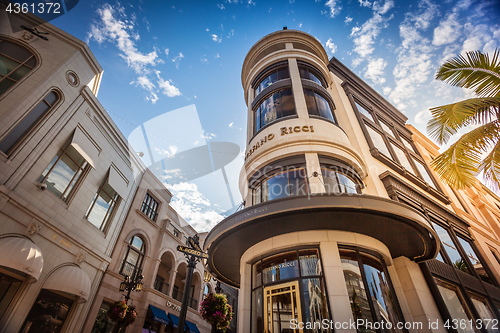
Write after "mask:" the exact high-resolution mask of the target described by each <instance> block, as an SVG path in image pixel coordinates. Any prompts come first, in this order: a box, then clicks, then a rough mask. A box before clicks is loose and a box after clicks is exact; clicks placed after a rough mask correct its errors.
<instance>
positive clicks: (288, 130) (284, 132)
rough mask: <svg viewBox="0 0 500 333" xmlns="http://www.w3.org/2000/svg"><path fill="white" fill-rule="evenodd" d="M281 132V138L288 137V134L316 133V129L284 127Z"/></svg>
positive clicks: (311, 127)
mask: <svg viewBox="0 0 500 333" xmlns="http://www.w3.org/2000/svg"><path fill="white" fill-rule="evenodd" d="M280 131H281V136H283V135H287V134H292V133H300V132H311V133H313V132H314V127H313V126H307V125H304V126H302V127H300V126H295V127H282V128H280Z"/></svg>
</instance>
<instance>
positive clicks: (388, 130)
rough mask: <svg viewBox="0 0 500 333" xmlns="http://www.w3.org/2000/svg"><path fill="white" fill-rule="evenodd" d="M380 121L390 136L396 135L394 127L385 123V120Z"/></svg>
mask: <svg viewBox="0 0 500 333" xmlns="http://www.w3.org/2000/svg"><path fill="white" fill-rule="evenodd" d="M379 122H380V126H382V129H383V130H384V131H385V132H386V133H387V134H389V135H390V136H392V137H394V132H393V131H392V128H390V127H389V125H387V124H386V123H384V122H383V121H379Z"/></svg>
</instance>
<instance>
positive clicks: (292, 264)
mask: <svg viewBox="0 0 500 333" xmlns="http://www.w3.org/2000/svg"><path fill="white" fill-rule="evenodd" d="M296 263H297V261H290V262H284V263H282V264H279V265H274V266H272V267H268V268H265V269H264V271H263V272H264V273H266V272H269V271H272V270H276V269H282V268H289V267H293V266H295V264H296Z"/></svg>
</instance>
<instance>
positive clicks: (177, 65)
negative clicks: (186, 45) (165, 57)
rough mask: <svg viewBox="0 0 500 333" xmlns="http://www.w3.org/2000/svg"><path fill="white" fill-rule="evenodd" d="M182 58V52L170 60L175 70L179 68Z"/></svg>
mask: <svg viewBox="0 0 500 333" xmlns="http://www.w3.org/2000/svg"><path fill="white" fill-rule="evenodd" d="M182 58H184V54H182V52H179V55H178V56H176V57H174V59H172V62H173V63H174V64H175V68H179V65H180V62H181V60H182Z"/></svg>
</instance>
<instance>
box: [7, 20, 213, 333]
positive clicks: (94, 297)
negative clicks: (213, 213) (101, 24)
mask: <svg viewBox="0 0 500 333" xmlns="http://www.w3.org/2000/svg"><path fill="white" fill-rule="evenodd" d="M10 18H11V19H13V20H12V21H10V22H9V19H8V18H7V17H6V15H5V11H0V122H1V125H0V332H5V333H10V332H22V333H28V332H49V331H50V332H55V331H57V332H96V330H94V328H95V327H96V326H95V324H96V322H98V321H100V320H101V319H102V311H103V310H102V309H103V308H105V307H106V306H107V304H109V302H112V301H117V300H120V299H123V296H122V293H119V292H118V288H119V285H120V282H121V281H122V280H123V278H124V276H125V275H131V274H133V273H134V272H135V271H137V270H140V272H141V273H142V274H143V275H144V277H145V278H144V289H143V291H142V292H141V293H133V294H132V302H133V303H134V304H135V305H137V308H138V310H139V318H138V320H137V322H136V324H135V325H134V326H133V327H131V328H129V329H128V332H140V331H142V327H148V328H154V329H155V331H156V332H160V331H165V329H166V331H167V332H169V331H172V330H173V327H174V326H175V325H174V324H175V323H169V324H170V325H169V327H167V328H165V327H161V326H160V324H159V321H158V320H160V319H161V318H160V319H158V318H156V319H157V320H155V315H156V314H158V313H159V312H161V311H163V314H164V316H167V312H168V313H169V314H170V316H169V317H168V318H169V319H172V318H174V317H172V316H175V315H177V316H178V315H179V305H180V301H179V300H181V299H182V298H181V297H182V292H183V291H184V283H185V278H186V260H185V258H184V257H183V256H182V255H181V254H180V253H179V252H177V251H176V246H177V245H179V244H183V243H185V241H186V237H189V236H193V235H194V234H195V233H196V231H195V230H194V229H192V228H191V227H190V226H189V225H188V224H187V223H186V222H185V221H184V220H183V219H182V217H180V216H178V215H177V213H176V212H175V211H174V210H173V209H172V208H171V207H170V206H169V202H170V199H171V197H172V195H171V193H170V192H169V191H168V190H167V189H166V188H165V186H164V185H163V184H162V183H161V182H160V181H159V180H158V179H156V178H155V177H154V175H153V174H151V172H149V171H148V170H147V169H146V168H145V166H144V165H143V164H142V162H141V161H140V159H139V158H138V156H137V154H136V153H135V152H134V151H133V150H131V149H130V148H129V144H128V142H127V140H126V138H125V137H124V136H123V134H122V133H121V132H120V131H119V129H118V127H117V126H116V125H115V124H114V122H113V121H112V120H111V118H110V117H109V115H108V113H107V112H106V110H105V109H104V108H103V107H102V105H101V104H100V103H99V101H98V99H97V93H98V89H99V83H100V80H101V76H102V73H103V69H102V68H101V67H100V65H99V63H98V62H97V61H96V59H95V57H94V56H93V54H92V53H91V51H90V50H89V48H88V46H87V45H86V44H85V43H83V42H82V41H80V40H78V39H76V38H74V37H73V36H70V35H69V34H67V33H65V32H64V31H61V30H60V29H58V28H56V27H54V26H52V25H50V24H43V25H40V24H41V22H40V21H38V19H36V18H33V17H32V16H29V15H28V16H27V15H21V16H16V15H12V16H11V17H10ZM22 26H24V27H26V28H28V29H29V28H32V27H38V30H39V31H40V32H43V33H44V34H38V35H37V32H36V31H34V33H33V32H30V31H28V30H27V29H25V28H22ZM45 33H47V34H45ZM203 273H204V272H203V265H201V264H198V267H197V270H196V271H195V275H194V279H193V284H194V285H193V287H192V288H191V290H190V297H191V298H190V308H189V311H188V316H187V320H188V321H189V324H188V325H189V329H190V331H191V332H207V331H209V327H208V324H207V323H206V322H204V321H202V319H201V318H200V316H199V314H198V302H199V301H200V298H201V297H202V292H203V289H204V287H205V285H204V284H203ZM212 284H213V282H212ZM152 307H154V309H155V311H156V313H155V314H154V315H153V314H152V313H151V311H152ZM158 311H159V312H158ZM165 311H167V312H165ZM160 321H161V320H160ZM99 329H100V327H99ZM106 329H107V330H104V331H101V330H97V331H98V332H111V330H112V327H111V326H110V327H107V328H106Z"/></svg>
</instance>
